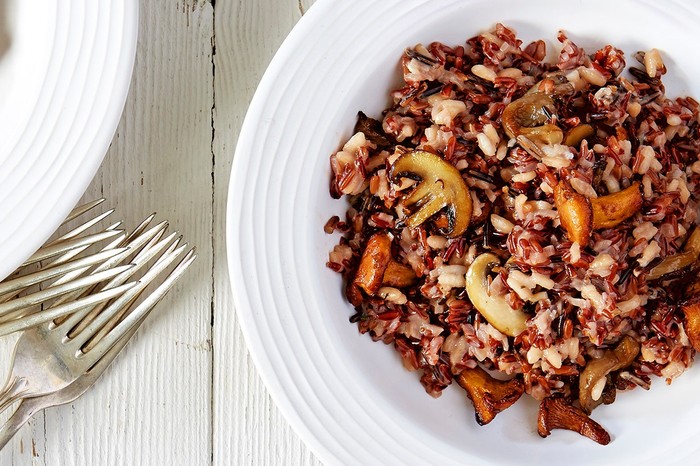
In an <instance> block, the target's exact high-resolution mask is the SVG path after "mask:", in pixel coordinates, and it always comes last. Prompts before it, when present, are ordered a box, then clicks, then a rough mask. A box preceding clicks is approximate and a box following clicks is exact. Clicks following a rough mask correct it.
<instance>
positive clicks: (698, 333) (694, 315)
mask: <svg viewBox="0 0 700 466" xmlns="http://www.w3.org/2000/svg"><path fill="white" fill-rule="evenodd" d="M681 310H682V311H683V317H685V322H684V327H685V333H686V334H687V335H688V339H689V340H690V343H691V344H692V345H693V348H695V351H700V299H694V300H692V301H690V302H687V303H685V304H683V305H682V306H681Z"/></svg>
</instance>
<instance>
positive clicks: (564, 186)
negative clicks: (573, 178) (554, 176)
mask: <svg viewBox="0 0 700 466" xmlns="http://www.w3.org/2000/svg"><path fill="white" fill-rule="evenodd" d="M554 205H555V206H556V208H557V210H558V211H559V220H560V221H561V226H562V227H564V229H565V230H566V232H567V233H568V235H569V239H570V240H571V241H573V242H574V243H578V244H579V245H580V246H586V245H587V244H588V240H590V239H591V233H593V209H592V208H591V202H590V200H588V198H587V197H586V196H584V195H583V194H579V193H577V192H576V191H574V190H573V189H572V188H571V186H570V185H569V183H567V182H565V181H560V182H559V184H557V185H556V186H555V187H554Z"/></svg>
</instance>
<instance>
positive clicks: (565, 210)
mask: <svg viewBox="0 0 700 466" xmlns="http://www.w3.org/2000/svg"><path fill="white" fill-rule="evenodd" d="M642 203H643V199H642V193H641V191H640V190H639V183H632V185H631V186H629V187H628V188H626V189H623V190H622V191H620V192H617V193H613V194H608V195H607V196H601V197H597V198H593V199H589V198H587V197H586V196H584V195H583V194H579V193H577V192H576V191H574V190H573V189H572V188H571V185H569V183H568V182H566V181H560V182H559V184H558V185H556V186H555V187H554V205H555V206H556V208H557V210H558V211H559V219H560V221H561V225H562V226H563V227H564V229H565V230H566V232H567V233H568V235H569V239H570V240H571V241H573V242H574V243H578V244H579V245H581V246H586V245H587V244H588V240H589V239H590V238H591V233H592V232H593V230H599V229H602V228H612V227H615V226H617V225H619V224H620V223H622V222H624V221H625V220H627V219H628V218H630V217H632V216H633V215H634V214H636V213H637V212H639V209H641V208H642Z"/></svg>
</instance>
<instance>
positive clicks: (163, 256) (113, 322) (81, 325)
mask: <svg viewBox="0 0 700 466" xmlns="http://www.w3.org/2000/svg"><path fill="white" fill-rule="evenodd" d="M172 236H174V234H173V235H171V237H172ZM180 241H182V236H180V237H179V238H177V239H176V240H175V241H174V242H173V243H172V244H171V245H170V246H168V248H167V249H166V250H165V252H163V253H162V254H161V255H160V257H158V259H157V260H156V262H155V264H158V263H160V262H161V261H163V260H165V259H166V258H168V257H170V255H171V254H172V253H173V252H174V251H175V249H176V248H177V247H178V245H179V244H180ZM161 244H167V242H166V241H165V240H163V242H161ZM154 249H155V248H154ZM160 249H162V246H160V245H159V247H158V250H160ZM149 252H150V251H149ZM156 254H157V251H153V253H152V254H150V255H149V256H148V257H143V258H142V259H141V260H142V261H143V264H145V263H147V262H149V261H150V260H151V259H153V258H154V257H155V256H156ZM178 254H179V253H178ZM134 261H135V262H136V259H135V260H134ZM128 273H131V270H129V271H127V272H125V274H128ZM117 278H119V277H116V278H114V279H113V280H116V279H117ZM142 280H143V279H142ZM116 284H119V282H117V283H116ZM139 294H140V293H139ZM136 299H138V295H136V296H134V297H133V298H132V299H131V301H129V302H128V303H125V304H124V305H123V306H122V308H121V309H120V310H119V311H118V312H116V313H115V314H114V315H113V316H112V317H111V318H110V320H109V321H108V322H107V323H106V324H105V325H104V326H103V327H102V329H101V330H100V332H101V333H103V334H104V333H107V332H108V331H109V330H111V329H112V328H113V327H114V326H115V325H117V323H118V322H119V320H120V319H121V318H122V317H123V316H124V314H125V313H126V312H127V311H128V310H129V307H130V306H131V304H133V302H134V301H135V300H136ZM106 305H107V303H106V302H105V303H102V304H100V305H99V306H96V307H95V308H94V309H93V310H92V311H90V314H89V315H87V316H86V317H85V318H84V319H82V320H81V321H80V323H79V324H78V325H76V326H75V327H72V328H71V331H70V333H69V334H68V337H69V338H74V337H75V336H76V335H77V334H79V333H80V332H81V331H82V330H83V329H84V328H85V327H86V326H87V325H88V324H89V323H90V322H91V321H92V319H94V318H95V316H97V315H98V314H99V313H100V312H101V311H102V309H104V307H105V306H106ZM95 338H97V337H95ZM95 338H93V340H95ZM97 339H99V338H97Z"/></svg>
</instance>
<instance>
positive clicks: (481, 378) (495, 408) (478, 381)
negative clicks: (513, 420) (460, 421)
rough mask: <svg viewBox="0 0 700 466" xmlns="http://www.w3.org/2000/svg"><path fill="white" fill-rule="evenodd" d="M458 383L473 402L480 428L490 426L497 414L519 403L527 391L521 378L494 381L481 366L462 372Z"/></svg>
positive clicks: (458, 377)
mask: <svg viewBox="0 0 700 466" xmlns="http://www.w3.org/2000/svg"><path fill="white" fill-rule="evenodd" d="M457 383H458V384H459V386H460V387H462V388H463V389H464V390H465V391H466V392H467V396H468V397H469V399H470V400H471V401H472V404H473V405H474V411H475V416H476V422H477V423H478V424H479V425H480V426H483V425H486V424H488V423H489V422H491V421H492V420H493V418H495V417H496V414H498V413H500V412H501V411H503V410H504V409H506V408H508V407H509V406H511V405H512V404H513V403H515V402H516V401H518V399H519V398H520V396H521V395H522V394H523V392H524V391H525V385H524V384H523V381H522V380H520V378H518V377H516V378H513V379H510V380H498V379H494V378H493V377H491V376H490V375H489V374H488V372H486V371H485V370H484V369H482V368H481V367H479V366H477V367H475V368H474V369H465V370H464V371H462V372H461V373H460V374H459V375H458V376H457Z"/></svg>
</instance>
